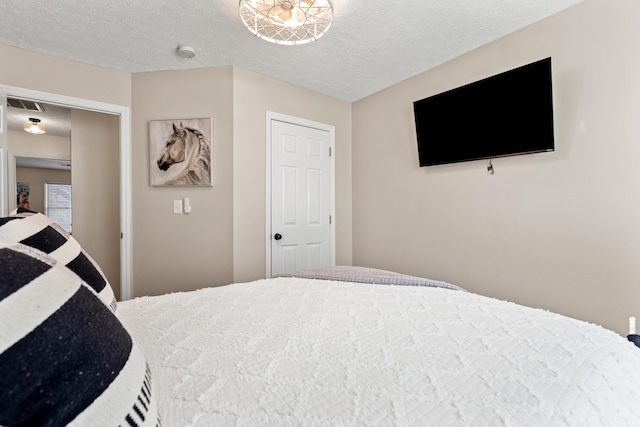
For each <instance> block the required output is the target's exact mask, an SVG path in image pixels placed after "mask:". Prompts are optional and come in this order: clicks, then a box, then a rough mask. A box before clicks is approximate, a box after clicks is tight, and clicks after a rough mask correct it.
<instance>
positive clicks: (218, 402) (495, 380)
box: [118, 278, 640, 427]
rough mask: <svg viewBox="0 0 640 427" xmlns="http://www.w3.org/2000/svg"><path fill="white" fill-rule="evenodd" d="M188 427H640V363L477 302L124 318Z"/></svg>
mask: <svg viewBox="0 0 640 427" xmlns="http://www.w3.org/2000/svg"><path fill="white" fill-rule="evenodd" d="M118 316H119V317H120V318H121V320H122V321H123V323H125V325H126V326H127V327H128V329H129V330H130V332H131V333H132V335H133V337H134V339H135V340H136V341H137V343H138V344H139V345H140V346H141V347H142V349H143V351H144V352H145V355H146V356H147V358H148V360H149V363H150V365H151V369H152V373H153V381H154V384H155V387H156V390H157V394H156V395H157V396H158V405H159V408H160V415H161V418H162V424H163V426H165V427H174V426H187V425H194V426H225V425H228V426H250V425H251V426H252V425H269V426H272V425H274V426H278V425H305V426H312V425H326V426H335V425H363V426H365V425H371V426H385V425H416V426H500V425H510V426H546V425H575V426H624V425H630V426H631V425H640V409H639V408H640V406H639V405H638V403H639V402H640V349H639V348H636V347H634V346H633V345H632V344H631V343H629V342H628V341H626V340H625V339H624V338H623V337H620V336H618V335H616V334H615V333H613V332H611V331H608V330H606V329H603V328H601V327H599V326H595V325H591V324H587V323H584V322H580V321H578V320H574V319H570V318H567V317H563V316H560V315H557V314H553V313H549V312H546V311H543V310H537V309H531V308H527V307H523V306H519V305H516V304H512V303H506V302H503V301H498V300H495V299H490V298H486V297H482V296H479V295H476V294H472V293H469V292H462V291H452V290H447V289H435V288H421V287H403V286H380V285H369V284H362V283H348V282H332V281H320V280H309V279H297V278H278V279H269V280H261V281H257V282H251V283H244V284H234V285H229V286H224V287H219V288H210V289H203V290H200V291H195V292H189V293H178V294H171V295H166V296H158V297H143V298H137V299H134V300H131V301H126V302H121V303H119V305H118Z"/></svg>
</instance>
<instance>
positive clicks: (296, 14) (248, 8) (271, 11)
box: [240, 0, 333, 45]
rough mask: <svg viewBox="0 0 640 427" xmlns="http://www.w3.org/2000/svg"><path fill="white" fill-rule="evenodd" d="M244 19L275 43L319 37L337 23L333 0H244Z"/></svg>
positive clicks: (249, 26) (262, 37)
mask: <svg viewBox="0 0 640 427" xmlns="http://www.w3.org/2000/svg"><path fill="white" fill-rule="evenodd" d="M240 18H241V19H242V22H243V23H244V25H245V26H246V27H247V28H248V29H249V31H251V32H252V33H253V34H255V35H256V36H258V37H260V38H261V39H264V40H267V41H269V42H271V43H276V44H284V45H298V44H304V43H309V42H312V41H314V40H318V39H319V38H320V37H322V36H323V35H324V34H325V33H326V32H327V31H328V30H329V27H331V24H332V22H333V3H332V0H240Z"/></svg>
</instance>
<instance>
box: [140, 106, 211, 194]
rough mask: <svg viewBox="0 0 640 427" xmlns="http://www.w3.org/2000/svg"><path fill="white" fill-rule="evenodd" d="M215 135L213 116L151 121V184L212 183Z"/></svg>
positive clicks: (171, 185) (169, 185) (191, 184)
mask: <svg viewBox="0 0 640 427" xmlns="http://www.w3.org/2000/svg"><path fill="white" fill-rule="evenodd" d="M212 135H213V123H212V120H211V119H210V118H204V119H174V120H151V121H150V122H149V140H150V149H149V152H150V156H149V160H150V178H151V185H152V186H168V187H181V186H211V185H212V165H213V157H212V153H213V147H212Z"/></svg>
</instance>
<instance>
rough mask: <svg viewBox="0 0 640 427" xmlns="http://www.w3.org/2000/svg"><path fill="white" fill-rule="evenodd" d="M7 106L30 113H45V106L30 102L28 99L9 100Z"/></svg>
mask: <svg viewBox="0 0 640 427" xmlns="http://www.w3.org/2000/svg"><path fill="white" fill-rule="evenodd" d="M7 105H8V106H9V107H13V108H19V109H21V110H28V111H39V112H43V111H44V105H42V104H40V103H39V102H34V101H28V100H26V99H16V98H7Z"/></svg>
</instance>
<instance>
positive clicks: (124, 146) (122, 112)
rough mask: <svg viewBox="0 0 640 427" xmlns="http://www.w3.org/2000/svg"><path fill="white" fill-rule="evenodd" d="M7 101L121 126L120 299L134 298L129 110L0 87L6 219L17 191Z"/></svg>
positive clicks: (0, 169)
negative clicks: (101, 117) (12, 184)
mask: <svg viewBox="0 0 640 427" xmlns="http://www.w3.org/2000/svg"><path fill="white" fill-rule="evenodd" d="M7 98H19V99H24V100H31V101H36V102H38V101H39V102H43V103H48V104H53V105H59V106H64V107H67V108H70V109H75V110H78V111H86V112H96V113H103V114H107V115H110V116H114V117H116V118H117V119H116V120H117V123H118V127H119V129H118V131H117V135H118V139H119V155H118V160H117V163H118V166H119V167H118V169H119V175H120V176H119V178H120V179H119V185H118V186H119V209H118V211H119V221H118V222H119V227H120V242H119V246H120V251H119V258H120V299H121V300H127V299H130V298H131V262H130V260H131V141H130V111H129V107H125V106H121V105H115V104H108V103H102V102H96V101H91V100H86V99H81V98H74V97H68V96H63V95H57V94H51V93H47V92H40V91H34V90H30V89H24V88H18V87H13V86H5V85H0V182H1V185H0V194H1V197H0V213H1V214H2V215H6V214H7V213H8V209H9V198H10V197H14V191H9V188H8V183H9V164H8V157H9V156H8V154H7V147H8V143H7V120H6V118H7V116H6V111H7V107H6V105H7Z"/></svg>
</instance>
